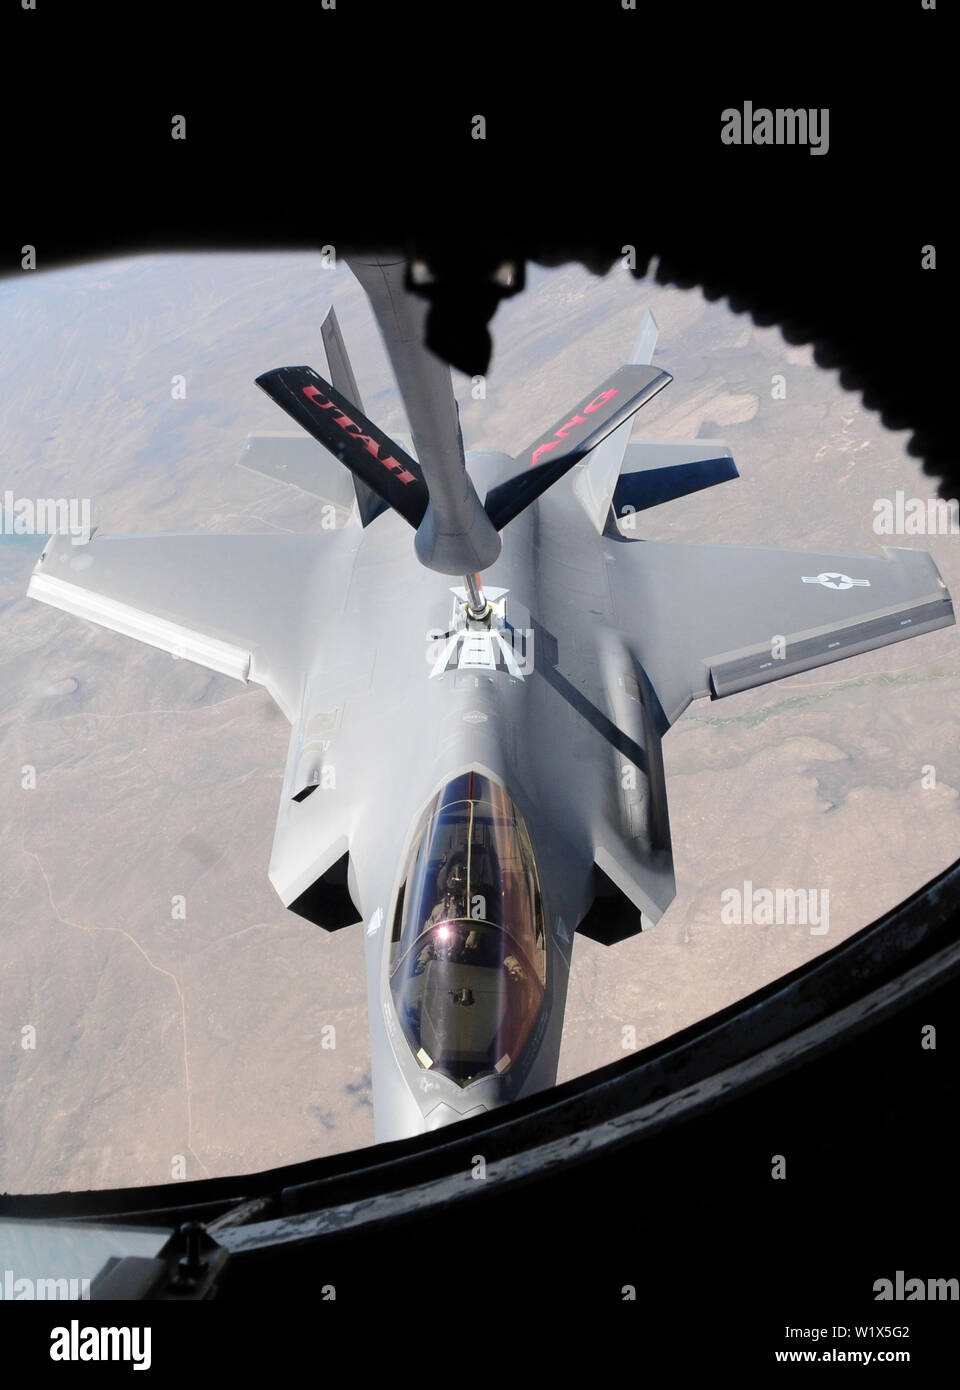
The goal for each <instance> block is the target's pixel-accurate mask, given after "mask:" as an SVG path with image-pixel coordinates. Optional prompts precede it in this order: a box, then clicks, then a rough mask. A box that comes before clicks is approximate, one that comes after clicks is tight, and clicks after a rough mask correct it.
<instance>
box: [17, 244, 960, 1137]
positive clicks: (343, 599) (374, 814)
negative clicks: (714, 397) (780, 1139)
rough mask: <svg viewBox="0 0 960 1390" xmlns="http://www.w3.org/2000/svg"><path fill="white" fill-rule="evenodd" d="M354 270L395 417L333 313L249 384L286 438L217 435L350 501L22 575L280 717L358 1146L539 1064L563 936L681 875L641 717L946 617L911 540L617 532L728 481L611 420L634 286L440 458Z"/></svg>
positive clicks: (665, 891) (43, 563) (406, 374)
mask: <svg viewBox="0 0 960 1390" xmlns="http://www.w3.org/2000/svg"><path fill="white" fill-rule="evenodd" d="M350 265H351V269H352V270H353V272H354V274H355V275H356V276H357V278H358V279H359V281H360V283H361V284H362V286H363V288H364V290H365V291H366V293H367V296H368V298H369V302H370V305H371V306H372V310H373V313H374V315H375V317H376V320H377V323H378V325H379V329H380V333H381V335H382V338H383V342H384V345H385V347H386V350H387V353H388V356H389V359H390V362H391V363H392V367H393V371H394V373H395V376H396V382H397V386H398V388H399V391H400V395H401V397H402V401H403V405H404V407H405V411H406V415H407V417H408V421H409V426H410V436H411V437H410V439H409V440H408V439H406V438H404V439H403V440H400V439H393V438H390V437H389V436H387V435H386V434H384V432H383V431H382V430H380V429H379V428H378V427H377V426H376V425H375V424H374V423H373V422H372V421H370V420H369V419H368V418H367V417H366V415H365V414H364V410H363V403H362V400H361V397H360V393H359V390H358V386H357V381H356V379H355V376H354V373H353V370H352V368H351V365H350V361H349V359H348V356H347V353H346V350H345V346H344V341H343V338H342V335H341V333H340V330H339V326H338V324H337V320H336V316H335V313H334V311H333V310H331V311H330V314H329V316H328V318H327V319H326V321H325V323H324V325H323V329H322V337H323V343H324V347H325V355H326V363H327V377H323V376H320V375H319V374H318V373H317V372H316V371H314V370H313V369H312V368H311V367H308V366H295V367H281V368H277V369H276V370H272V371H268V372H266V373H265V374H264V375H263V376H261V377H259V378H258V379H257V382H258V385H259V386H261V387H262V388H263V390H264V391H266V392H267V394H268V395H269V396H271V397H272V399H273V400H274V401H275V402H276V403H277V404H278V405H279V406H280V407H281V408H282V409H283V410H284V411H285V412H286V413H287V414H288V415H289V416H291V417H292V419H293V420H294V421H295V422H296V423H297V425H298V426H299V427H301V428H300V433H299V434H297V435H288V436H259V437H253V438H250V439H248V440H247V442H246V445H245V447H244V451H243V455H242V457H241V460H240V462H241V463H242V464H243V465H244V466H245V467H247V468H250V469H253V470H254V471H256V472H259V473H262V474H264V475H266V476H267V477H269V478H272V479H274V480H277V479H282V480H283V481H285V482H287V483H288V484H289V485H290V486H292V487H298V488H300V489H301V490H303V491H305V492H307V493H310V494H313V495H315V496H317V497H320V498H323V499H324V500H325V501H327V502H328V503H329V504H330V505H331V508H333V509H340V513H341V515H343V514H344V512H345V511H346V513H347V519H346V521H345V524H342V525H339V526H336V527H331V529H321V530H320V531H319V532H317V533H316V534H297V535H276V534H268V535H259V534H241V535H230V534H171V535H139V536H110V535H103V534H99V533H98V534H95V535H94V537H93V538H92V539H91V540H90V541H89V543H87V544H85V545H75V544H73V543H72V542H71V540H70V539H68V538H66V537H64V536H59V537H54V538H53V539H52V540H51V541H50V542H49V543H48V545H47V546H46V549H45V550H44V552H43V554H42V556H41V557H40V560H39V561H38V564H37V566H36V569H35V571H34V573H33V576H32V578H31V580H30V584H29V589H28V593H29V595H30V596H31V597H33V598H35V599H39V600H41V601H42V602H44V603H48V604H52V605H53V606H54V607H57V608H61V609H64V610H66V611H67V612H68V613H72V614H76V615H78V616H79V617H82V618H86V619H88V620H90V621H93V622H96V623H99V624H101V625H102V626H104V627H107V628H111V629H113V630H114V631H115V632H120V633H124V634H126V635H127V636H131V637H136V638H138V639H139V640H140V641H142V642H146V643H149V644H150V645H152V646H154V647H159V648H162V649H163V650H165V651H167V652H170V653H172V654H173V655H175V656H177V657H181V658H187V659H189V660H191V661H194V662H198V663H200V664H201V665H203V666H205V667H208V668H210V669H211V670H213V671H219V672H222V673H225V674H227V675H229V676H232V677H235V678H236V679H237V680H240V681H248V682H250V681H252V682H255V683H258V684H260V685H262V686H264V687H266V689H267V690H268V691H269V693H270V695H271V696H272V697H273V699H274V700H275V701H276V703H277V704H278V706H279V707H280V709H281V710H282V711H283V713H284V715H285V716H286V718H287V719H288V720H289V722H290V725H291V734H290V744H289V753H288V755H287V762H286V769H285V772H284V777H283V787H282V792H281V796H280V809H279V814H278V816H277V824H276V832H275V835H274V840H273V850H272V855H271V858H270V867H269V875H270V879H271V882H272V883H273V885H274V887H275V888H276V891H277V893H278V894H279V896H280V898H281V900H282V901H283V903H284V904H285V905H286V907H287V908H288V909H289V910H291V911H292V912H295V913H298V914H300V915H301V916H302V917H304V918H307V919H308V920H309V921H311V922H313V923H316V924H317V925H318V926H319V927H321V928H323V929H325V930H327V931H331V932H332V931H336V930H338V929H340V928H344V927H350V926H352V925H355V924H360V925H358V926H357V934H358V937H359V936H361V935H362V938H363V942H364V946H365V949H366V963H367V980H368V994H369V1019H370V1052H371V1062H372V1080H373V1095H374V1112H375V1132H376V1138H377V1140H379V1141H382V1140H390V1139H396V1138H401V1137H404V1136H409V1135H413V1134H419V1133H423V1132H426V1131H430V1130H434V1129H437V1128H438V1127H440V1126H443V1125H446V1124H449V1123H451V1122H455V1121H459V1120H461V1119H462V1118H464V1117H467V1116H472V1115H479V1114H482V1113H483V1112H484V1111H488V1110H490V1109H492V1108H494V1107H497V1106H500V1105H503V1104H504V1103H507V1102H510V1101H513V1100H515V1099H517V1098H518V1097H520V1096H523V1095H526V1094H528V1093H530V1092H532V1091H535V1090H539V1089H542V1088H545V1087H548V1086H550V1085H552V1084H553V1083H554V1082H555V1080H556V1074H557V1061H558V1054H559V1050H560V1040H561V1032H562V1025H563V1012H564V1002H565V996H566V990H567V979H568V974H569V969H570V958H571V950H572V945H573V936H574V932H576V931H577V930H578V929H579V930H580V931H581V932H583V933H586V934H588V935H591V936H593V937H595V938H597V939H599V940H603V941H605V942H607V943H608V944H612V943H615V942H616V941H618V940H622V939H624V938H625V937H627V936H629V935H632V934H633V933H634V932H637V931H640V930H643V929H645V928H646V927H648V926H651V925H653V924H655V923H656V922H657V921H658V919H659V918H660V917H661V916H662V915H663V913H664V912H665V911H666V909H667V908H668V907H669V905H670V903H671V901H672V900H673V898H674V896H675V893H676V883H675V878H674V858H673V849H672V845H671V838H670V826H669V817H668V810H667V794H666V786H665V782H664V765H663V756H662V740H663V737H664V735H665V733H666V732H667V730H668V729H669V728H670V727H671V725H672V724H674V723H675V722H676V720H678V719H679V718H680V716H681V715H682V713H683V711H684V710H685V709H686V707H687V706H688V705H689V704H690V702H691V701H692V700H696V699H700V698H706V697H709V698H711V699H718V698H722V697H725V696H728V695H732V694H734V693H735V692H737V691H741V690H746V689H748V688H750V687H752V686H757V685H761V684H763V683H765V682H767V681H772V680H777V679H781V678H783V677H785V676H790V675H793V674H795V673H796V672H799V671H806V670H810V669H811V668H813V667H817V666H822V665H824V664H826V663H828V662H833V661H839V660H843V659H845V658H847V657H851V656H854V655H856V654H857V653H860V652H865V651H868V650H870V649H871V648H874V647H880V646H883V645H885V644H886V643H889V642H900V641H903V640H904V639H905V638H908V637H915V636H918V635H919V634H921V633H925V632H930V631H932V630H934V629H935V628H939V627H943V626H945V625H947V624H950V623H953V622H954V613H953V606H952V603H951V599H950V595H949V594H948V592H947V589H946V586H945V585H944V583H943V580H942V579H941V578H940V575H939V573H938V572H937V569H936V567H935V565H934V564H933V562H932V560H931V559H930V557H929V556H928V555H927V554H925V553H924V552H922V551H920V550H913V549H887V548H884V549H883V552H882V553H879V554H872V555H847V554H842V555H835V554H825V553H813V554H811V553H804V552H801V551H794V550H775V549H764V548H756V549H754V548H746V549H745V548H739V547H725V546H700V545H684V544H674V543H655V542H652V541H647V540H644V539H642V536H641V534H640V529H641V528H639V527H638V526H637V517H638V515H639V517H640V520H641V522H642V514H643V512H644V511H645V510H646V509H647V508H650V507H654V506H661V505H666V504H668V503H671V502H675V501H676V500H677V499H679V498H681V497H683V496H685V495H688V494H690V493H692V492H694V491H696V490H698V489H701V488H706V487H712V486H715V485H717V484H721V483H724V482H726V481H729V480H731V479H734V478H736V477H737V476H738V472H737V468H736V465H735V463H734V460H733V458H732V456H731V452H730V450H729V448H728V447H727V446H726V444H724V443H722V442H720V441H717V440H706V439H697V440H695V441H682V440H673V439H671V440H644V439H638V440H635V441H631V440H630V434H631V430H632V427H633V423H634V421H633V416H634V414H635V412H636V411H638V410H639V409H640V408H641V407H642V406H643V405H644V403H645V402H647V401H649V400H650V399H651V398H652V397H653V396H654V395H655V394H656V393H657V392H659V391H660V390H662V389H663V388H664V387H665V386H667V385H668V383H669V382H670V381H671V379H672V378H671V376H670V374H669V373H668V372H666V371H664V370H663V369H662V368H660V367H658V366H654V365H652V357H653V355H654V349H655V345H656V340H657V325H656V323H655V321H654V319H653V317H652V315H650V314H649V313H648V314H647V315H646V317H645V318H644V319H643V321H642V324H641V325H640V328H639V335H638V337H637V340H636V343H635V346H634V349H633V352H632V355H631V357H630V360H629V361H628V362H627V363H626V364H625V365H624V366H622V367H620V368H619V370H617V371H615V372H614V373H613V374H612V375H611V376H610V377H608V378H607V380H605V381H603V382H602V383H601V384H600V385H599V386H595V387H591V388H590V389H585V390H584V392H583V394H582V396H581V399H580V400H579V401H578V402H577V403H576V404H575V406H574V408H573V409H571V410H570V411H569V412H568V413H567V414H565V415H564V416H563V417H562V418H561V419H560V420H558V421H557V422H556V423H555V424H554V425H552V426H551V427H550V428H549V429H547V430H546V431H544V432H543V433H542V434H539V435H538V436H537V437H536V438H535V439H534V440H533V442H532V443H529V444H528V445H527V446H526V447H525V448H524V449H522V450H520V451H519V452H518V453H517V454H516V455H515V456H513V457H510V456H508V455H506V454H502V453H491V452H483V451H471V452H468V453H466V454H465V452H464V446H463V440H462V436H461V430H460V423H459V415H458V409H457V404H456V400H455V396H454V391H453V384H452V378H451V374H450V368H449V367H448V366H447V365H446V364H444V363H443V362H442V361H441V360H440V359H439V358H438V357H436V356H435V355H434V354H433V353H432V352H431V351H430V349H429V348H428V347H427V345H426V314H427V311H428V304H427V301H426V300H425V299H424V298H423V297H421V296H420V295H419V294H417V293H416V292H415V290H414V288H413V283H412V280H411V277H410V275H409V272H408V267H407V266H406V264H405V263H404V261H403V260H402V259H401V258H400V257H399V256H398V257H390V256H379V257H368V258H367V259H359V258H352V259H351V261H350ZM535 407H536V402H535V401H531V414H534V413H535ZM481 499H482V500H481ZM347 509H349V510H348V511H347ZM627 517H629V518H630V519H631V524H628V523H627V521H626V520H625V518H627ZM631 525H632V529H631Z"/></svg>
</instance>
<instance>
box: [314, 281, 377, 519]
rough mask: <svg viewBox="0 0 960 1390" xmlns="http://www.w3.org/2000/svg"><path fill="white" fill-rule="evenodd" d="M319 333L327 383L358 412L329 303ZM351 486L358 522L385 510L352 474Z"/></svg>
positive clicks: (350, 371) (351, 377)
mask: <svg viewBox="0 0 960 1390" xmlns="http://www.w3.org/2000/svg"><path fill="white" fill-rule="evenodd" d="M320 335H321V337H322V338H323V350H324V352H325V353H326V354H327V370H328V372H329V373H330V381H331V384H332V385H333V386H335V387H336V389H337V390H338V391H339V392H340V394H341V396H346V398H347V400H348V401H350V402H351V403H352V404H353V405H355V406H356V407H357V409H358V410H360V411H362V410H363V401H362V400H361V399H360V388H359V387H358V386H357V379H356V377H355V376H354V374H353V367H352V366H351V365H350V358H349V357H348V356H347V348H346V344H345V343H344V341H343V334H342V333H341V332H340V324H339V322H338V321H337V315H336V311H335V310H334V308H333V306H332V305H331V307H330V312H329V313H328V314H327V317H326V318H325V319H324V321H323V326H322V327H321V329H320ZM353 488H354V492H355V493H356V497H357V506H358V508H359V510H360V521H361V524H362V525H364V526H369V524H370V522H371V521H374V520H375V519H376V518H377V517H378V516H379V515H380V513H381V512H385V511H386V510H387V506H388V504H387V503H386V502H385V501H384V500H383V498H382V497H378V496H377V494H376V493H375V492H374V491H373V489H372V488H371V487H368V486H367V484H366V483H365V482H364V481H363V479H362V478H359V477H358V476H357V475H356V473H354V475H353Z"/></svg>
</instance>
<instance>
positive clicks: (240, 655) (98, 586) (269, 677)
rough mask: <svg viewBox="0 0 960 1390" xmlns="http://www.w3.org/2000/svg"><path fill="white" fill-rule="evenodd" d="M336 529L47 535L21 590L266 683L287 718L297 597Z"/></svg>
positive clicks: (302, 641) (297, 642) (300, 641)
mask: <svg viewBox="0 0 960 1390" xmlns="http://www.w3.org/2000/svg"><path fill="white" fill-rule="evenodd" d="M335 534H336V533H335V532H331V533H324V534H319V535H317V534H306V535H273V534H267V535H261V534H257V533H253V534H239V535H237V534H216V533H212V534H184V535H179V534H167V535H163V534H159V535H144V536H103V535H95V536H94V537H93V539H92V540H90V541H89V542H88V543H87V544H86V545H81V546H75V545H73V544H72V543H71V540H70V538H69V537H68V536H54V537H52V538H51V540H50V541H49V542H48V544H47V546H46V548H45V549H44V552H43V554H42V555H41V557H40V559H39V561H38V562H37V566H36V568H35V569H34V571H33V574H32V576H31V579H30V584H29V587H28V589H27V594H28V595H29V597H30V598H35V599H39V600H40V602H41V603H49V604H51V605H52V606H53V607H54V608H61V609H63V610H64V611H65V612H67V613H74V614H76V615H77V616H79V617H81V618H87V619H89V620H90V621H91V622H95V623H99V624H100V625H101V626H102V627H107V628H111V629H112V630H113V631H114V632H121V633H124V634H126V635H127V636H128V637H136V638H137V639H138V640H139V641H141V642H146V643H148V644H149V645H150V646H152V647H159V648H161V649H162V650H163V651H166V652H170V653H171V654H172V655H173V656H178V657H184V658H186V659H187V660H188V661H195V662H197V663H199V665H201V666H206V667H208V668H209V669H210V670H212V671H219V672H221V673H223V674H224V675H228V676H234V677H236V678H237V679H238V680H243V681H255V682H256V683H257V684H259V685H263V686H266V688H267V689H268V690H269V691H270V694H271V695H272V696H273V698H274V699H275V700H276V702H277V704H278V705H279V706H280V708H281V709H282V710H283V712H284V714H285V715H286V716H287V718H288V719H290V720H291V721H292V719H293V718H294V717H295V715H296V711H297V708H298V706H299V693H300V686H301V685H302V681H303V675H304V670H303V661H304V653H305V652H306V651H307V646H308V641H307V639H308V638H309V637H310V636H311V634H308V633H306V631H305V628H304V607H303V605H304V600H305V598H306V597H307V596H308V595H309V593H310V592H311V581H312V579H313V577H314V575H315V573H316V571H317V570H318V567H319V565H320V564H321V561H322V557H323V552H324V548H325V547H329V545H330V539H331V536H332V535H335ZM313 637H314V640H315V634H314V635H313Z"/></svg>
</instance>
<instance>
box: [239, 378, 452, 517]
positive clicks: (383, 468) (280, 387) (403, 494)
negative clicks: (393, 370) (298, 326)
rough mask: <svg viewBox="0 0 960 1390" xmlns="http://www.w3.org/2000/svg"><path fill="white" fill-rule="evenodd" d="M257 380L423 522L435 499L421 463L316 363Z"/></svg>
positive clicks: (354, 469)
mask: <svg viewBox="0 0 960 1390" xmlns="http://www.w3.org/2000/svg"><path fill="white" fill-rule="evenodd" d="M257 385H258V386H259V387H260V388H261V390H263V391H265V392H266V393H267V395H268V396H269V397H270V399H271V400H274V401H276V403H277V405H279V406H280V407H281V409H283V410H285V411H286V412H287V414H288V415H289V416H291V417H292V418H293V419H294V420H296V422H297V424H298V425H302V426H303V428H304V429H305V430H306V431H307V433H308V434H310V435H312V436H313V438H314V439H316V440H318V441H319V442H320V443H321V444H323V445H324V447H325V448H327V449H329V450H330V452H331V453H332V454H335V455H336V456H337V458H338V459H339V460H340V462H341V463H343V464H345V465H346V467H347V468H349V470H350V472H351V473H353V475H354V476H355V477H357V478H359V479H360V480H361V482H364V483H366V485H367V486H368V487H369V488H372V490H373V491H374V492H375V493H376V494H377V496H378V497H381V498H382V499H383V500H384V502H386V503H388V504H389V505H390V506H391V507H393V509H394V511H396V512H399V514H400V515H401V516H402V517H403V518H404V520H405V521H408V522H409V523H410V525H411V526H413V527H414V528H415V529H416V527H418V526H419V525H420V522H421V521H422V520H423V514H424V512H425V511H426V509H427V503H428V502H429V500H430V499H429V495H428V493H427V485H426V483H425V482H424V479H423V473H422V472H421V469H420V465H419V464H418V463H417V461H416V459H413V458H411V457H410V455H409V454H408V453H406V452H405V450H403V449H401V448H400V445H399V444H397V443H396V442H395V441H394V440H393V439H391V438H390V436H389V435H386V434H384V432H383V431H382V430H381V429H378V428H377V426H376V425H374V424H373V423H372V422H371V421H370V420H368V419H367V417H366V416H365V415H364V414H363V412H362V411H360V410H359V409H358V408H357V406H355V405H353V403H352V402H351V401H349V400H348V399H347V398H346V396H343V395H341V393H340V392H339V391H338V390H337V389H336V387H335V386H331V385H330V383H329V382H328V381H324V379H323V377H322V376H318V375H317V373H316V372H315V371H314V370H313V368H312V367H277V368H275V369H274V370H273V371H270V372H264V374H263V375H262V376H258V377H257Z"/></svg>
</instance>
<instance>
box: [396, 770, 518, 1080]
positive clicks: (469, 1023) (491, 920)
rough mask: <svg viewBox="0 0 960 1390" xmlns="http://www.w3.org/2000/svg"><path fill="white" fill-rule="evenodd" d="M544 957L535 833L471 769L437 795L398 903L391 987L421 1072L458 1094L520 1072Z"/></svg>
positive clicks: (507, 801) (490, 784) (414, 849)
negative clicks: (458, 1089)
mask: <svg viewBox="0 0 960 1390" xmlns="http://www.w3.org/2000/svg"><path fill="white" fill-rule="evenodd" d="M545 980H546V951H545V938H544V926H543V908H542V905H541V900H540V883H539V879H538V876H537V869H536V864H535V862H534V857H533V849H532V846H531V844H530V837H529V835H528V833H527V829H526V826H525V824H524V822H523V818H522V816H521V815H520V813H519V811H518V810H517V809H516V807H515V806H514V804H513V802H512V801H511V799H510V797H509V796H508V795H507V793H506V792H505V791H504V789H503V788H502V787H501V786H499V785H498V784H497V783H496V782H494V781H493V780H492V779H491V778H488V777H485V776H483V775H482V774H480V773H477V772H467V773H463V774H462V775H461V776H459V777H456V778H454V779H453V780H452V781H451V782H448V783H447V785H446V786H445V787H444V788H443V790H442V791H441V792H439V793H438V795H437V796H436V798H435V799H434V801H433V803H432V804H431V806H430V808H429V809H428V812H427V815H426V821H425V825H424V829H423V831H422V832H421V833H420V835H419V836H417V838H416V839H415V840H414V844H413V846H412V848H411V851H410V856H409V859H408V864H407V872H406V874H405V876H404V881H403V884H402V886H401V888H400V892H399V895H398V898H397V907H396V912H395V915H394V923H393V934H392V940H391V956H390V990H391V994H392V997H393V1002H394V1006H395V1008H396V1010H397V1015H398V1018H399V1020H400V1024H401V1027H402V1029H403V1032H404V1035H405V1037H406V1039H407V1042H408V1043H409V1044H410V1048H411V1050H412V1052H413V1054H414V1056H415V1057H416V1059H417V1061H418V1062H419V1064H420V1066H421V1067H423V1068H424V1069H425V1070H433V1071H437V1072H440V1073H442V1074H443V1075H444V1076H448V1077H449V1078H450V1079H451V1080H453V1081H455V1082H456V1083H457V1084H458V1085H459V1086H467V1085H469V1084H470V1082H471V1081H476V1080H478V1079H479V1078H480V1077H483V1076H488V1075H492V1074H500V1075H502V1074H504V1073H505V1072H507V1071H509V1069H510V1068H511V1067H512V1066H515V1065H516V1063H517V1061H518V1060H519V1058H520V1057H521V1055H522V1054H523V1051H524V1049H525V1047H526V1045H527V1043H528V1041H529V1039H530V1035H531V1033H532V1031H533V1026H534V1024H535V1022H536V1020H537V1016H538V1014H539V1012H540V1006H541V1003H542V1001H543V992H544V984H545Z"/></svg>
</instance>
